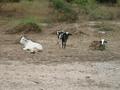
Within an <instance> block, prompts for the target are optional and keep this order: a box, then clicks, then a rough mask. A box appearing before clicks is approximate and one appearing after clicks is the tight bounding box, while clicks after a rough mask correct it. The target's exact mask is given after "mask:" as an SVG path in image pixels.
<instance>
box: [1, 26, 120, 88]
mask: <svg viewBox="0 0 120 90" xmlns="http://www.w3.org/2000/svg"><path fill="white" fill-rule="evenodd" d="M52 29H53V28H51V29H49V30H52ZM88 29H89V28H88ZM0 30H1V31H0V90H120V38H118V37H117V36H116V37H114V36H113V37H106V38H107V40H108V44H107V49H106V50H105V51H97V50H95V51H92V50H90V49H89V48H88V46H89V44H90V42H91V41H92V40H94V39H95V37H92V36H87V35H77V36H76V35H73V36H71V37H70V38H69V40H68V43H67V48H66V49H60V48H59V47H58V45H56V42H57V37H56V35H54V34H49V33H46V30H47V29H44V32H43V33H41V34H27V36H28V37H29V38H30V39H32V40H34V41H36V42H39V43H41V44H42V45H43V47H44V50H43V52H39V53H36V54H30V53H28V52H25V51H23V50H22V46H21V45H20V44H17V43H15V41H16V40H19V38H20V35H17V34H12V35H10V34H5V33H4V30H3V28H1V29H0ZM88 32H89V31H88ZM119 34H120V33H119ZM119 34H118V36H119Z"/></svg>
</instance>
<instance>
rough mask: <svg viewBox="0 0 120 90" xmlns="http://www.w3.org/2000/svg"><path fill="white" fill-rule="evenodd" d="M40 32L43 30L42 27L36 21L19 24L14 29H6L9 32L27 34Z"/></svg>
mask: <svg viewBox="0 0 120 90" xmlns="http://www.w3.org/2000/svg"><path fill="white" fill-rule="evenodd" d="M39 32H41V28H40V27H39V26H38V25H37V24H35V23H27V24H19V25H17V26H16V27H14V28H13V29H8V30H6V33H7V34H20V33H22V34H27V33H39Z"/></svg>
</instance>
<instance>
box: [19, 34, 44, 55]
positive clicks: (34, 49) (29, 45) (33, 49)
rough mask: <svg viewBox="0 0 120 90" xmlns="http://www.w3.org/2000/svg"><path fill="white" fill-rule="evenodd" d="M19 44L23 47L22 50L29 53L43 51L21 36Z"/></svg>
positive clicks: (34, 43) (38, 45)
mask: <svg viewBox="0 0 120 90" xmlns="http://www.w3.org/2000/svg"><path fill="white" fill-rule="evenodd" d="M20 44H22V45H23V47H24V48H23V50H27V51H30V52H31V53H35V52H38V51H42V50H43V47H42V45H41V44H39V43H36V42H33V41H31V40H29V39H27V38H26V37H24V36H22V38H21V39H20Z"/></svg>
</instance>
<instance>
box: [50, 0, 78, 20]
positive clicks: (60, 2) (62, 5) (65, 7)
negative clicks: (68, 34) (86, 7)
mask: <svg viewBox="0 0 120 90" xmlns="http://www.w3.org/2000/svg"><path fill="white" fill-rule="evenodd" d="M51 1H52V3H53V7H54V9H55V11H56V12H57V18H58V20H60V21H69V22H73V21H76V20H77V12H76V11H75V10H74V9H73V7H72V5H71V4H69V3H67V2H66V1H64V0H51Z"/></svg>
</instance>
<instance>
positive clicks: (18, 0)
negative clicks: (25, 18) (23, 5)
mask: <svg viewBox="0 0 120 90" xmlns="http://www.w3.org/2000/svg"><path fill="white" fill-rule="evenodd" d="M0 2H20V0H0Z"/></svg>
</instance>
